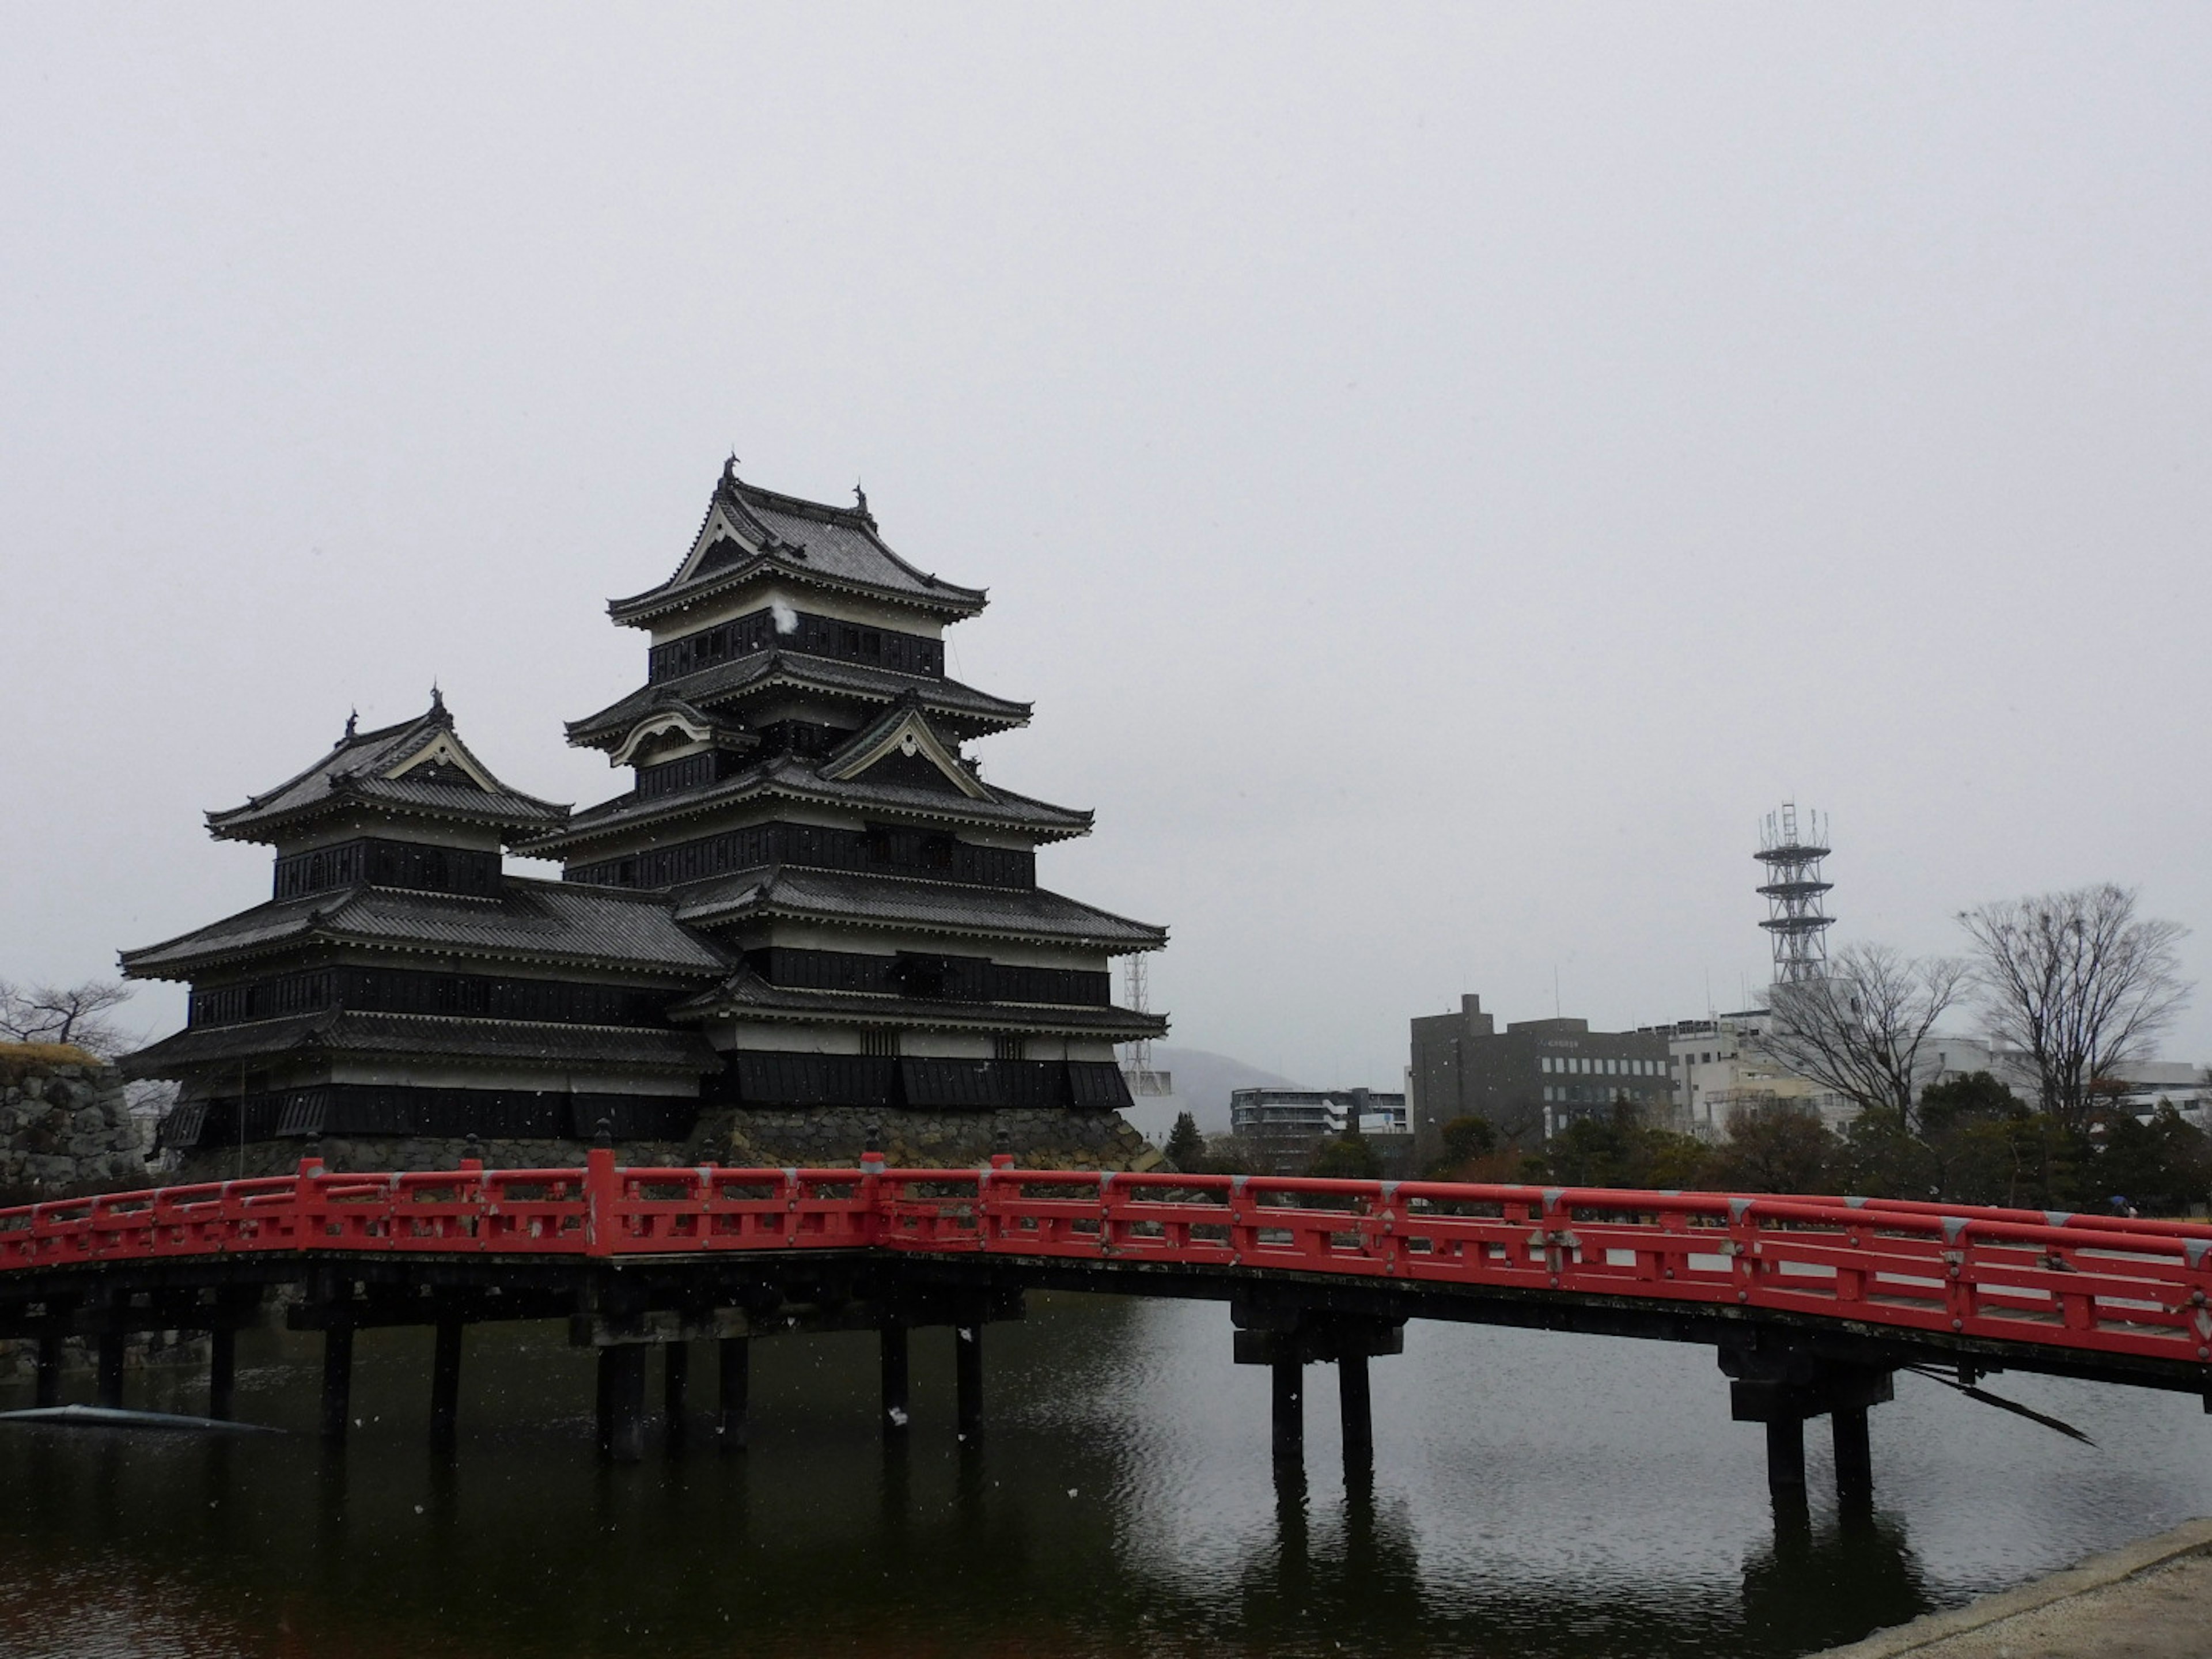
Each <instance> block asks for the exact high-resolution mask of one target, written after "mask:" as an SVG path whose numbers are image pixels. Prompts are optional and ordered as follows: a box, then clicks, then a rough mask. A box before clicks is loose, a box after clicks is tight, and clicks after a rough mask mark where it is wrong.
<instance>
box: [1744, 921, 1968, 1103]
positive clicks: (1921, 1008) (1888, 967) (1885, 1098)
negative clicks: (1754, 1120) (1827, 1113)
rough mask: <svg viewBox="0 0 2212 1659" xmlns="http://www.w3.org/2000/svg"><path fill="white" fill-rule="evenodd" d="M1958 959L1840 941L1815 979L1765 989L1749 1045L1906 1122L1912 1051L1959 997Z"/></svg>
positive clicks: (1914, 1069)
mask: <svg viewBox="0 0 2212 1659" xmlns="http://www.w3.org/2000/svg"><path fill="white" fill-rule="evenodd" d="M1966 974H1967V968H1966V963H1963V962H1959V961H1956V960H1954V959H1953V958H1950V957H1925V958H1916V957H1905V956H1900V955H1899V953H1898V952H1897V951H1893V950H1892V949H1891V948H1890V947H1889V946H1888V945H1845V946H1844V948H1843V949H1842V950H1841V951H1838V952H1837V954H1836V957H1835V959H1834V960H1833V962H1832V963H1831V964H1830V965H1829V970H1828V974H1827V976H1826V978H1823V979H1809V980H1795V981H1786V982H1784V983H1783V984H1779V985H1777V986H1776V987H1774V988H1773V989H1772V990H1771V992H1770V993H1768V996H1767V1003H1766V1006H1767V1012H1768V1024H1767V1029H1766V1030H1765V1032H1764V1033H1763V1034H1762V1035H1761V1036H1759V1038H1758V1039H1757V1042H1758V1044H1759V1048H1761V1049H1763V1050H1764V1051H1765V1053H1766V1054H1769V1055H1771V1057H1772V1058H1773V1059H1774V1060H1775V1061H1776V1062H1777V1063H1778V1064H1779V1065H1780V1066H1782V1067H1783V1069H1784V1070H1785V1071H1787V1072H1789V1073H1791V1074H1792V1075H1794V1076H1796V1077H1802V1078H1804V1079H1807V1080H1808V1082H1813V1083H1817V1084H1819V1085H1820V1086H1821V1087H1822V1088H1824V1089H1828V1090H1832V1091H1834V1092H1835V1093H1837V1094H1839V1095H1841V1096H1842V1097H1844V1099H1846V1100H1848V1101H1850V1102H1851V1103H1853V1104H1855V1105H1857V1106H1858V1107H1860V1108H1861V1109H1863V1110H1866V1111H1871V1112H1890V1113H1894V1114H1895V1115H1896V1121H1897V1122H1898V1123H1899V1125H1900V1126H1909V1125H1910V1124H1911V1121H1912V1098H1913V1094H1914V1091H1915V1090H1916V1088H1917V1084H1918V1080H1919V1071H1920V1050H1921V1048H1922V1046H1923V1044H1924V1043H1926V1042H1927V1041H1928V1037H1929V1033H1931V1032H1932V1031H1934V1030H1935V1029H1936V1021H1938V1020H1940V1019H1941V1018H1943V1016H1944V1014H1945V1012H1948V1010H1949V1009H1950V1007H1951V1006H1952V1005H1953V1004H1954V1003H1955V1002H1956V1001H1957V1000H1959V994H1960V988H1961V987H1963V986H1964V984H1965V983H1966Z"/></svg>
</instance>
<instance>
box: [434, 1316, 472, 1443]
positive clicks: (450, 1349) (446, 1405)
mask: <svg viewBox="0 0 2212 1659" xmlns="http://www.w3.org/2000/svg"><path fill="white" fill-rule="evenodd" d="M465 1329H466V1327H465V1326H464V1325H463V1324H462V1323H461V1322H460V1321H459V1320H458V1319H453V1318H447V1319H441V1320H440V1321H439V1322H438V1334H437V1342H436V1346H435V1348H434V1349H433V1350H432V1352H431V1355H430V1443H431V1444H432V1445H433V1446H435V1447H436V1448H437V1449H439V1450H441V1451H446V1450H449V1449H451V1448H452V1447H453V1442H454V1440H455V1438H456V1437H458V1435H459V1428H460V1414H461V1334H462V1332H463V1331H464V1330H465Z"/></svg>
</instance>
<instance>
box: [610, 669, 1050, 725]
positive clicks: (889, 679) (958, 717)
mask: <svg viewBox="0 0 2212 1659" xmlns="http://www.w3.org/2000/svg"><path fill="white" fill-rule="evenodd" d="M779 685H791V686H796V687H799V688H800V689H802V690H823V691H829V692H834V693H838V694H842V695H844V696H854V697H862V698H865V699H866V700H867V701H869V702H885V703H889V702H897V701H898V700H899V699H900V698H902V697H905V696H912V697H914V698H915V699H916V700H917V701H918V702H920V703H921V707H922V708H925V709H927V710H928V711H929V712H930V713H931V714H937V715H940V716H949V717H951V720H954V721H956V722H957V723H959V724H961V725H963V726H967V727H969V729H970V730H971V731H972V732H974V734H975V735H976V736H979V737H980V736H981V735H982V734H983V733H984V732H1003V731H1005V730H1006V729H1007V728H1009V727H1011V726H1026V725H1027V724H1029V719H1030V704H1028V703H1025V702H1012V701H1011V700H1010V699H1008V698H1006V697H994V696H992V695H991V694H990V693H989V692H987V691H978V690H975V687H973V686H971V685H963V684H961V683H960V682H959V681H957V680H948V679H941V678H936V677H935V676H931V675H922V674H899V673H895V672H893V671H890V669H887V668H871V667H869V666H868V665H866V664H865V663H854V662H842V661H840V660H839V659H836V658H835V657H815V656H809V655H807V654H806V653H804V652H799V651H784V650H777V651H756V652H754V653H751V654H750V656H744V657H733V658H731V659H729V660H727V661H726V662H718V663H716V664H714V665H713V666H712V667H710V668H705V669H702V670H701V671H698V672H697V673H695V674H686V675H684V676H682V677H681V678H677V679H669V680H659V681H655V682H654V683H653V684H650V685H641V686H640V687H639V688H638V689H637V690H635V691H633V692H631V693H630V694H629V696H626V697H624V698H623V700H622V701H621V702H615V703H610V704H609V705H608V706H607V707H606V708H602V709H600V710H599V713H597V714H586V715H585V716H584V718H583V719H581V720H570V721H569V722H568V741H569V742H570V743H572V744H576V745H577V746H578V747H580V748H591V747H611V746H612V745H613V744H617V743H619V742H620V741H621V740H622V738H623V737H624V736H625V735H626V734H627V733H628V732H629V729H630V727H631V726H635V725H636V723H637V722H638V721H639V720H642V719H643V718H644V717H645V716H646V715H647V714H651V713H653V711H654V710H655V709H656V708H660V707H662V706H663V705H664V704H665V703H668V702H673V701H676V700H678V699H681V700H682V701H684V702H688V703H690V704H692V705H694V706H695V707H697V708H702V709H706V708H712V707H714V705H716V704H718V703H726V702H729V701H731V700H732V698H734V697H737V696H741V695H743V694H744V693H746V692H750V691H753V690H760V689H762V688H764V687H769V686H779Z"/></svg>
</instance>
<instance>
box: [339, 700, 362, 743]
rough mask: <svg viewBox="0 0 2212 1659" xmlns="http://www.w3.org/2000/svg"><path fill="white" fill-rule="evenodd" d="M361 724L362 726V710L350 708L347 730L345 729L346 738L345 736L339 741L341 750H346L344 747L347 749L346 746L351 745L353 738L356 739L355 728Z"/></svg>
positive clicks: (347, 713)
mask: <svg viewBox="0 0 2212 1659" xmlns="http://www.w3.org/2000/svg"><path fill="white" fill-rule="evenodd" d="M360 724H361V710H360V709H358V708H349V709H347V710H346V729H345V736H343V737H342V738H339V739H338V747H339V748H341V749H343V748H344V747H345V745H346V744H349V743H351V742H352V741H353V738H354V728H355V727H356V726H359V725H360Z"/></svg>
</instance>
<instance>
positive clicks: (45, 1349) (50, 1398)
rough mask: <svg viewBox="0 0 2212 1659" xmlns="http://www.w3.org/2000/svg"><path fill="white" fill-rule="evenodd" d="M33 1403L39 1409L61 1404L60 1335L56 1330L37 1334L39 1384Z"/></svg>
mask: <svg viewBox="0 0 2212 1659" xmlns="http://www.w3.org/2000/svg"><path fill="white" fill-rule="evenodd" d="M34 1403H36V1404H38V1405H40V1406H41V1407H46V1406H58V1405H60V1404H61V1403H62V1334H61V1333H60V1332H59V1331H58V1330H51V1329H49V1330H43V1331H40V1333H39V1384H38V1394H37V1395H36V1396H35V1401H34Z"/></svg>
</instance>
